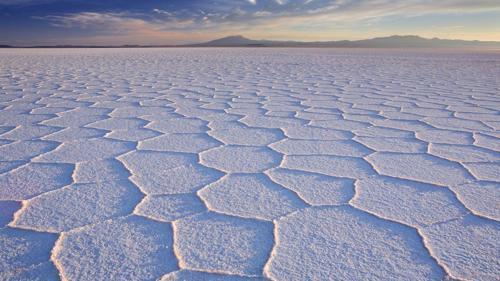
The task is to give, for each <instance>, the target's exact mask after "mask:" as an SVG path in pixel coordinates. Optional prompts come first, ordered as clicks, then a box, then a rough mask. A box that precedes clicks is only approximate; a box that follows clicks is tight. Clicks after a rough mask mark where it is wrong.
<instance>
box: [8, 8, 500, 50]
mask: <svg viewBox="0 0 500 281" xmlns="http://www.w3.org/2000/svg"><path fill="white" fill-rule="evenodd" d="M235 34H241V35H244V36H247V37H250V38H255V39H277V40H298V41H316V40H317V41H326V40H341V39H364V38H372V37H379V36H388V35H393V34H401V35H404V34H415V35H421V36H424V37H440V38H458V39H469V40H471V39H477V40H495V41H500V1H499V0H476V1H474V0H469V1H464V0H441V1H431V0H407V1H390V0H370V1H369V0H232V1H231V0H208V1H201V0H193V1H189V0H149V1H148V0H143V1H141V0H108V1H105V0H101V1H96V0H0V44H13V45H33V44H180V43H192V42H199V41H205V40H210V39H215V38H218V37H223V36H227V35H235Z"/></svg>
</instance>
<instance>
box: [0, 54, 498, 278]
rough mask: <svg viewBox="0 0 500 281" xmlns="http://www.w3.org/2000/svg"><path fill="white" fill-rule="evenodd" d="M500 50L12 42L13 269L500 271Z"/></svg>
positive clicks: (107, 274)
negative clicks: (37, 45)
mask: <svg viewBox="0 0 500 281" xmlns="http://www.w3.org/2000/svg"><path fill="white" fill-rule="evenodd" d="M499 113H500V53H498V52H496V53H495V52H483V53H477V52H476V53H474V52H465V51H464V52H459V51H454V52H450V53H447V52H445V51H440V52H432V51H402V50H385V51H384V50H340V49H338V50H329V49H251V48H247V49H181V48H179V49H51V50H38V49H24V50H20V49H10V50H1V51H0V249H1V250H0V279H1V280H58V279H62V280H443V279H448V280H452V279H453V280H455V279H456V280H499V276H500V275H499V274H500V263H499V262H498V261H499V258H500V256H499V253H500V244H499V243H498V241H499V240H500V224H499V220H500V132H499V129H500V114H499Z"/></svg>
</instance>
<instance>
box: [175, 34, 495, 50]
mask: <svg viewBox="0 0 500 281" xmlns="http://www.w3.org/2000/svg"><path fill="white" fill-rule="evenodd" d="M185 46H190V47H255V46H257V47H324V48H500V42H495V41H466V40H449V39H439V38H433V39H427V38H423V37H420V36H416V35H403V36H401V35H393V36H389V37H379V38H373V39H365V40H355V41H349V40H342V41H324V42H298V41H271V40H252V39H248V38H245V37H243V36H241V35H237V36H228V37H224V38H220V39H217V40H213V41H209V42H205V43H199V44H190V45H185Z"/></svg>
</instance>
